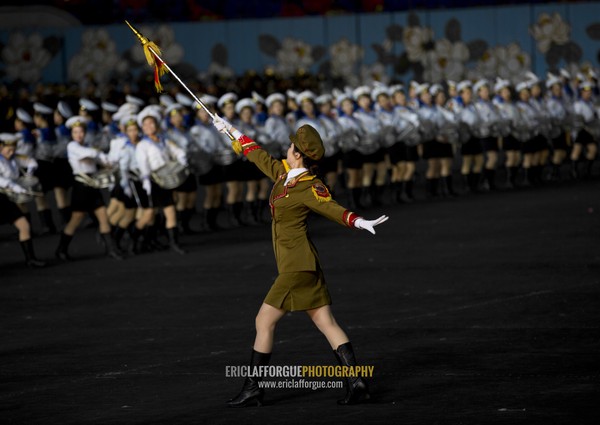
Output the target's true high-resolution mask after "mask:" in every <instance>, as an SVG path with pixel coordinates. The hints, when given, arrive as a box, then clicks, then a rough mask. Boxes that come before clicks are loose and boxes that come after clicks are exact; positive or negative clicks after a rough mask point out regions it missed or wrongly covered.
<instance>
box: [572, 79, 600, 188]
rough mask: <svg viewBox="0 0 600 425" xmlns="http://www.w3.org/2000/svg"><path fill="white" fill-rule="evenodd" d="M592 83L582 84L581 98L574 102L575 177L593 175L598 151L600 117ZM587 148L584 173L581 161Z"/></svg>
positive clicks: (573, 157) (573, 173) (573, 154)
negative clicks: (595, 103)
mask: <svg viewBox="0 0 600 425" xmlns="http://www.w3.org/2000/svg"><path fill="white" fill-rule="evenodd" d="M592 94H593V93H592V83H591V82H590V81H585V82H583V83H582V84H581V94H580V95H579V99H577V100H576V101H575V103H574V104H573V115H574V123H575V125H574V130H573V134H574V137H573V140H574V143H573V150H572V151H571V161H572V164H573V165H572V167H573V168H572V171H571V172H572V175H573V177H574V178H579V177H581V176H582V175H583V176H591V174H592V167H593V165H594V159H596V154H597V153H598V145H597V142H598V137H599V136H600V134H598V133H599V131H598V129H599V124H600V123H599V119H600V118H599V117H598V114H597V112H596V108H595V106H594V104H593V102H592ZM584 148H585V159H586V161H587V164H586V167H585V171H584V173H583V174H582V173H581V171H580V167H579V162H580V161H582V160H581V158H582V154H583V150H584Z"/></svg>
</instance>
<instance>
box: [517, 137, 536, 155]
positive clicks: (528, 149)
mask: <svg viewBox="0 0 600 425" xmlns="http://www.w3.org/2000/svg"><path fill="white" fill-rule="evenodd" d="M537 151H538V143H537V141H536V139H535V137H534V138H533V139H529V140H527V141H525V142H523V143H522V144H521V152H522V153H524V154H530V153H535V152H537Z"/></svg>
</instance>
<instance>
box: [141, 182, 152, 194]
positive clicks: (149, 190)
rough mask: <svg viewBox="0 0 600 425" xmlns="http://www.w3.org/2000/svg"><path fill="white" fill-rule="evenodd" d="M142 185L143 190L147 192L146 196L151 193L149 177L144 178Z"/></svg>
mask: <svg viewBox="0 0 600 425" xmlns="http://www.w3.org/2000/svg"><path fill="white" fill-rule="evenodd" d="M142 187H143V188H144V191H145V192H146V194H148V196H150V195H151V194H152V183H150V179H148V178H145V179H144V181H143V182H142Z"/></svg>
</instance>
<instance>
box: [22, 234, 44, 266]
mask: <svg viewBox="0 0 600 425" xmlns="http://www.w3.org/2000/svg"><path fill="white" fill-rule="evenodd" d="M21 248H22V249H23V255H25V264H27V267H31V268H34V267H44V266H46V263H45V262H44V261H41V260H38V259H37V258H36V257H35V252H34V251H33V242H32V241H31V239H27V240H26V241H21Z"/></svg>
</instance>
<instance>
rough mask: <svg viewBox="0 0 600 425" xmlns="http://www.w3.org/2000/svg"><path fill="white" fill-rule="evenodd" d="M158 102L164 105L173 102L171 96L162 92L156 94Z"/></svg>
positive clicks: (169, 104)
mask: <svg viewBox="0 0 600 425" xmlns="http://www.w3.org/2000/svg"><path fill="white" fill-rule="evenodd" d="M158 102H159V103H160V104H161V105H163V106H165V107H166V106H171V105H172V104H173V103H175V101H174V100H173V98H172V97H171V96H169V95H168V94H166V93H163V94H161V95H160V96H158Z"/></svg>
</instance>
